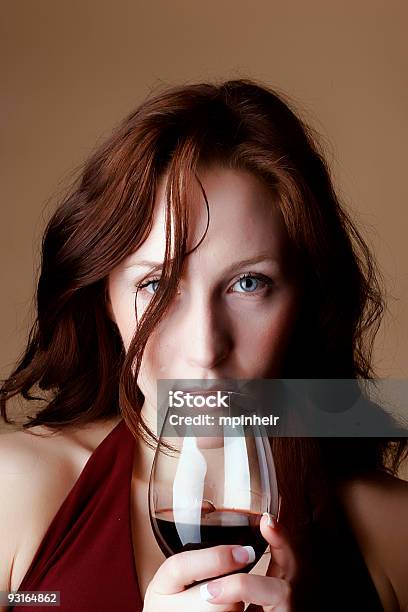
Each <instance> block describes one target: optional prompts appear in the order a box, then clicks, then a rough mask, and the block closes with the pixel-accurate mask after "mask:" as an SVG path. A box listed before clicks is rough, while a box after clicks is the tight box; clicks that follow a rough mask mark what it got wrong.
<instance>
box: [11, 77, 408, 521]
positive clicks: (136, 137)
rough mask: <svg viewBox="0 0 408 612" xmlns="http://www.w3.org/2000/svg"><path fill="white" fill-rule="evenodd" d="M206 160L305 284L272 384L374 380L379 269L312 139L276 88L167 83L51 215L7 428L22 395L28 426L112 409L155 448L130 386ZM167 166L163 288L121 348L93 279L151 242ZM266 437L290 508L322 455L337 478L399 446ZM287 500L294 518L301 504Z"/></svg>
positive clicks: (182, 243)
mask: <svg viewBox="0 0 408 612" xmlns="http://www.w3.org/2000/svg"><path fill="white" fill-rule="evenodd" d="M209 163H219V164H222V165H224V166H226V167H230V168H236V169H245V170H247V171H250V172H253V173H254V174H256V175H257V176H258V177H260V178H261V179H262V180H264V181H265V182H266V183H267V185H268V186H269V188H270V190H271V193H273V194H274V195H275V196H276V198H274V201H277V203H278V205H279V206H280V209H281V211H282V214H283V218H284V220H285V224H286V228H287V231H288V235H289V238H290V242H291V245H292V248H293V252H294V257H295V261H296V267H297V269H298V270H299V271H301V275H302V279H303V281H304V286H305V287H306V291H305V293H304V297H303V302H302V310H301V316H300V319H299V321H298V323H297V329H296V333H295V334H294V335H293V344H292V346H291V350H290V351H289V353H288V359H287V362H286V363H285V365H284V377H286V378H298V377H299V378H313V377H315V378H373V377H374V376H375V374H374V371H373V368H372V348H373V342H374V338H375V335H376V332H377V330H378V327H379V325H380V322H381V317H382V315H383V311H384V307H385V301H384V292H383V289H382V284H381V275H380V272H379V270H378V268H377V265H376V262H375V260H374V257H373V255H372V254H371V252H370V249H369V248H368V246H367V244H366V242H365V241H364V239H363V237H362V235H361V234H360V232H359V231H358V229H357V227H356V226H355V224H354V223H353V221H352V220H351V218H350V216H349V215H348V214H347V212H346V210H345V208H344V207H343V205H342V204H341V203H340V201H339V199H338V197H337V195H336V193H335V190H334V188H333V184H332V180H331V176H330V170H329V168H328V165H327V162H326V161H325V158H324V154H323V150H322V148H321V145H319V141H318V136H317V134H316V133H315V132H314V131H313V129H312V128H311V127H310V126H308V125H307V124H306V123H305V122H304V121H302V120H301V119H300V117H298V116H297V115H296V113H295V112H294V110H292V108H291V104H290V103H289V102H288V100H285V97H284V96H283V95H282V94H280V93H278V92H276V91H273V90H272V89H270V88H268V87H266V86H264V85H261V84H259V83H255V82H253V81H251V80H245V79H240V80H232V81H227V82H221V83H219V84H215V83H198V84H190V85H185V86H179V87H173V88H170V89H167V90H165V91H163V92H162V93H160V94H159V95H155V96H154V97H151V98H150V99H147V100H146V101H145V102H144V103H142V104H141V105H140V106H139V107H138V108H137V109H136V110H135V111H134V112H132V113H131V114H129V115H128V116H127V117H126V118H125V119H124V120H123V121H122V122H121V123H120V124H119V125H118V126H117V128H116V129H115V130H114V131H113V133H112V135H111V136H110V137H109V138H108V139H107V140H106V141H105V142H104V143H103V144H102V145H101V146H100V147H99V148H98V149H97V150H96V151H95V152H94V153H93V155H92V156H91V157H90V159H89V160H88V161H87V162H86V163H85V165H84V168H83V171H82V172H81V174H80V175H79V177H78V179H77V180H76V182H75V183H74V185H73V186H72V188H71V190H70V192H69V193H68V195H67V196H66V198H65V199H64V201H63V202H62V203H61V204H60V205H59V207H58V208H57V210H56V211H55V213H54V214H53V216H52V218H51V219H50V221H49V223H48V226H47V228H46V231H45V234H44V238H43V243H42V264H41V273H40V277H39V281H38V287H37V292H36V301H37V317H36V320H35V322H34V325H33V327H32V329H31V332H30V336H29V340H28V345H27V348H26V350H25V352H24V354H23V355H22V357H21V359H20V360H19V362H18V364H17V366H16V367H15V369H14V370H13V372H12V373H11V374H10V376H9V378H8V379H7V380H5V381H4V382H3V385H2V389H1V413H2V415H3V417H4V418H5V420H6V422H8V423H10V422H11V421H10V420H9V417H8V416H7V411H6V402H7V400H8V399H10V398H12V397H13V396H15V395H17V394H21V395H22V397H23V398H25V399H26V400H29V401H35V402H40V403H41V402H42V403H43V406H42V407H41V408H40V409H39V410H38V411H37V413H36V414H35V415H34V416H30V418H29V420H28V422H27V423H25V424H24V427H25V428H31V427H33V426H34V425H40V424H44V425H47V426H48V427H51V428H55V429H62V428H63V427H65V426H67V425H70V424H83V423H86V422H88V421H95V420H98V419H101V418H105V417H108V416H110V415H115V414H119V413H122V415H123V417H124V418H125V420H126V422H127V424H128V426H129V427H130V428H131V429H132V431H133V433H134V434H135V435H137V436H140V437H142V438H143V439H144V440H145V441H146V442H147V443H148V444H154V443H155V441H154V436H153V434H152V433H151V432H150V431H149V430H148V428H147V427H146V425H145V424H144V423H143V422H142V421H141V419H140V416H139V415H140V409H141V407H142V404H143V394H142V393H141V391H140V389H139V388H138V386H137V384H136V380H137V376H138V372H139V369H140V364H141V360H142V355H143V350H144V347H145V346H146V342H147V340H148V338H149V336H150V334H151V333H152V331H153V329H154V327H155V326H156V324H157V323H158V322H159V321H160V320H161V318H162V317H163V316H164V315H165V312H166V309H167V307H168V306H169V304H170V301H171V299H172V297H173V296H174V295H175V292H176V289H177V283H178V278H179V276H180V272H181V268H182V264H183V261H184V258H185V257H186V256H188V253H186V240H187V238H186V237H187V229H188V223H187V221H188V216H187V212H188V198H187V192H188V185H189V184H190V182H191V181H193V180H196V176H197V170H198V166H199V165H200V164H209ZM165 172H166V173H168V180H167V191H166V194H167V213H168V214H167V217H166V219H167V220H166V255H165V261H164V268H163V272H162V279H163V280H164V282H160V285H159V289H158V291H157V292H156V294H155V295H154V297H153V299H152V300H151V302H150V304H149V307H148V308H147V310H146V312H145V313H144V316H143V317H142V320H141V321H140V322H139V325H138V328H137V330H136V333H135V335H134V338H133V340H132V342H131V345H130V347H129V350H128V351H127V353H126V354H125V351H124V348H123V344H122V340H121V337H120V335H119V332H118V329H117V327H116V325H115V323H114V322H113V321H112V320H111V319H110V317H109V316H108V313H107V307H106V298H107V290H106V280H107V276H108V275H109V273H110V272H111V271H112V270H113V269H114V268H115V266H117V265H118V264H119V263H120V262H121V261H122V260H123V259H124V258H125V257H127V256H129V255H130V254H131V253H132V252H134V251H135V250H137V249H138V247H139V246H140V245H141V244H142V243H143V241H144V240H145V239H146V237H147V236H148V234H149V232H150V230H151V227H152V217H153V205H154V198H155V193H156V188H157V183H158V180H159V179H160V177H162V176H163V174H164V173H165ZM170 213H172V214H170ZM172 217H173V218H174V220H175V227H174V245H172V244H171V236H172V228H171V218H172ZM173 252H174V255H173V256H172V257H170V256H171V254H172V253H173ZM132 368H134V369H133V371H132ZM41 392H47V393H46V394H44V393H43V394H42V395H41ZM36 405H37V404H36ZM272 444H273V445H274V447H275V453H276V456H277V457H278V463H280V465H281V466H284V468H282V469H284V470H285V477H283V476H282V472H281V476H280V480H281V483H280V484H281V487H282V489H283V491H284V495H285V489H286V490H287V495H289V489H290V494H291V495H295V496H296V488H297V490H298V498H299V499H300V498H301V497H302V495H303V494H304V490H305V487H306V486H309V485H307V483H308V482H311V480H310V479H311V474H312V472H313V474H315V475H316V474H317V473H318V466H319V465H320V466H321V465H322V464H323V463H325V464H326V465H331V466H337V467H333V472H332V473H330V474H329V477H328V478H329V480H330V478H332V477H334V476H335V475H336V474H337V475H339V473H340V471H341V469H340V467H339V465H337V464H336V461H326V460H327V459H328V458H329V459H330V455H331V457H334V455H337V454H338V453H339V452H341V450H342V449H343V451H345V449H346V447H347V451H346V452H345V454H346V455H347V457H348V464H347V466H348V467H347V473H348V474H349V475H350V474H357V473H359V472H361V471H367V470H370V469H384V470H388V471H391V472H392V473H395V472H396V470H397V469H398V466H399V463H400V462H401V461H402V459H403V457H404V456H405V455H406V452H407V447H406V441H405V440H401V439H400V440H396V441H390V440H386V439H373V438H371V439H369V440H367V439H364V440H363V439H357V440H349V439H340V440H337V442H336V444H333V445H331V444H328V443H327V440H326V441H322V440H316V439H284V440H279V439H274V440H273V441H272ZM279 457H280V459H279ZM313 458H314V459H313ZM306 459H307V460H306ZM342 469H343V470H344V464H343V468H342ZM335 472H336V474H335ZM288 473H293V474H295V473H296V479H293V480H292V481H291V480H290V478H289V479H288V478H287V474H288ZM278 477H279V473H278ZM310 487H311V485H310ZM294 491H295V493H294ZM298 507H299V516H300V514H301V513H303V517H304V507H303V506H301V505H299V506H298Z"/></svg>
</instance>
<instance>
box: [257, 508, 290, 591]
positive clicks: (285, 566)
mask: <svg viewBox="0 0 408 612" xmlns="http://www.w3.org/2000/svg"><path fill="white" fill-rule="evenodd" d="M261 533H262V535H263V537H264V538H265V540H266V541H267V542H268V543H269V545H270V549H271V562H270V564H269V567H268V570H267V572H266V575H267V576H274V577H276V578H283V579H285V580H289V581H291V580H293V579H294V577H295V576H296V572H297V562H296V556H295V553H294V551H293V549H292V547H291V545H290V543H289V538H288V534H287V531H286V529H285V528H284V526H283V525H282V523H278V522H277V521H276V519H275V518H274V517H273V516H272V515H271V514H268V513H266V512H265V514H264V515H263V517H262V520H261Z"/></svg>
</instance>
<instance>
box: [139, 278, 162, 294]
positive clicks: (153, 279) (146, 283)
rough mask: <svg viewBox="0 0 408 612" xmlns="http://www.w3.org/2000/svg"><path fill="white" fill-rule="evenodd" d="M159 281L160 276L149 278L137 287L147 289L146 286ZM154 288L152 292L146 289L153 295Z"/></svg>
mask: <svg viewBox="0 0 408 612" xmlns="http://www.w3.org/2000/svg"><path fill="white" fill-rule="evenodd" d="M159 282H160V278H151V279H150V280H148V281H146V282H145V283H143V284H141V285H139V289H147V287H150V286H151V285H155V284H156V283H157V285H158V284H159ZM156 291H157V288H156V290H153V292H150V291H148V292H147V293H150V294H151V295H153V294H154V293H156Z"/></svg>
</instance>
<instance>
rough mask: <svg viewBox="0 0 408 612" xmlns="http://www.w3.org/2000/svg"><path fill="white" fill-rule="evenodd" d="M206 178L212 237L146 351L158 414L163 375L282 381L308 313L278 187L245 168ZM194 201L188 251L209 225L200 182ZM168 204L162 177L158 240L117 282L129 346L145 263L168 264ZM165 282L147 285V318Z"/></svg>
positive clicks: (112, 284)
mask: <svg viewBox="0 0 408 612" xmlns="http://www.w3.org/2000/svg"><path fill="white" fill-rule="evenodd" d="M198 176H199V178H200V181H201V183H202V185H203V188H204V190H205V192H206V195H207V199H208V205H209V211H210V220H209V227H208V232H207V234H206V236H205V238H204V240H203V242H202V243H201V244H200V246H199V247H198V249H197V250H195V251H194V252H193V253H192V254H191V255H189V256H187V257H186V259H185V262H184V269H183V274H182V277H181V281H180V287H179V292H178V294H177V295H176V296H175V298H174V300H173V301H172V303H171V304H170V306H169V310H168V311H167V313H166V316H165V318H164V319H163V320H162V321H161V322H160V324H159V325H158V326H157V328H156V329H155V330H154V332H153V334H152V335H151V336H150V338H149V341H148V343H147V345H146V347H145V351H144V355H143V360H142V365H141V369H140V372H139V378H138V386H139V387H140V389H141V391H142V393H143V394H144V396H145V402H146V403H147V404H148V405H149V406H150V407H151V408H155V404H156V392H157V391H156V381H157V380H158V379H220V378H226V379H257V378H275V377H276V378H278V377H279V376H280V372H281V366H282V360H283V358H284V354H285V349H286V347H287V344H288V341H289V337H290V333H291V330H292V329H293V327H294V323H295V320H296V317H297V315H298V311H299V306H300V304H299V301H300V292H299V289H298V286H297V283H296V280H295V274H293V270H291V265H290V264H291V262H290V256H289V251H288V238H287V234H286V228H285V225H284V222H283V219H282V216H281V213H280V211H279V209H278V207H277V205H276V202H275V201H274V197H273V196H272V195H271V192H270V190H269V189H268V188H267V187H266V185H264V183H263V182H261V180H260V179H258V178H257V177H256V176H255V175H253V174H251V173H249V172H246V171H242V170H231V169H225V168H222V167H219V166H214V167H211V168H205V169H202V170H201V171H200V172H199V173H198ZM190 204H191V207H190V208H189V239H188V243H187V250H190V249H192V248H193V247H195V246H196V244H197V243H198V242H199V241H200V239H201V238H202V236H203V233H204V231H205V228H206V224H207V209H206V206H205V200H204V197H203V194H202V192H201V190H200V188H199V186H198V184H197V185H196V186H195V187H194V188H193V190H192V192H191V194H190ZM165 208H166V201H165V184H164V178H162V180H161V183H160V184H159V186H158V190H157V194H156V202H155V216H154V221H153V228H152V231H151V233H150V235H149V236H148V238H147V240H146V241H145V242H144V244H143V245H142V246H141V247H140V248H139V249H138V250H137V251H136V252H135V253H133V254H132V255H131V256H129V257H128V258H127V259H126V260H124V261H123V262H122V263H121V264H120V265H119V266H118V267H117V268H116V269H115V270H113V272H112V273H111V274H110V276H109V279H108V288H109V298H110V305H109V307H110V314H111V317H112V318H113V319H114V321H115V322H116V324H117V326H118V328H119V331H120V334H121V336H122V339H123V343H124V347H125V349H126V350H127V349H128V347H129V344H130V341H131V339H132V336H133V334H134V332H135V326H136V317H135V309H134V305H135V293H136V286H137V284H138V282H140V281H141V279H142V277H143V276H144V275H145V274H146V273H147V272H148V270H149V265H148V264H146V263H143V262H147V261H148V262H156V263H160V262H163V260H164V252H165V244H166V241H165ZM152 265H154V264H151V265H150V268H151V267H152ZM159 276H160V272H154V273H153V274H151V275H149V277H147V278H146V280H145V281H144V282H143V284H144V285H146V283H149V284H147V285H146V286H145V287H144V288H143V289H139V292H138V299H137V313H138V318H139V320H140V317H141V315H142V313H143V311H144V310H145V309H146V306H147V304H148V303H149V300H151V298H152V295H153V293H154V292H155V291H157V286H158V282H157V280H155V279H157V278H158V277H159ZM149 281H150V282H149ZM144 408H145V409H148V406H145V407H144Z"/></svg>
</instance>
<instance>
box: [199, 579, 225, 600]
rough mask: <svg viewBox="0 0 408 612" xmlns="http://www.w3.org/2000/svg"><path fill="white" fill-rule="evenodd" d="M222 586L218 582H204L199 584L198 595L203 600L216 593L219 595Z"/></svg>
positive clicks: (212, 597) (211, 597)
mask: <svg viewBox="0 0 408 612" xmlns="http://www.w3.org/2000/svg"><path fill="white" fill-rule="evenodd" d="M221 591H222V586H221V585H220V583H219V582H206V583H205V584H202V585H201V586H200V595H201V597H202V598H203V599H204V601H209V600H210V599H214V597H217V595H220V593H221Z"/></svg>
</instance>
